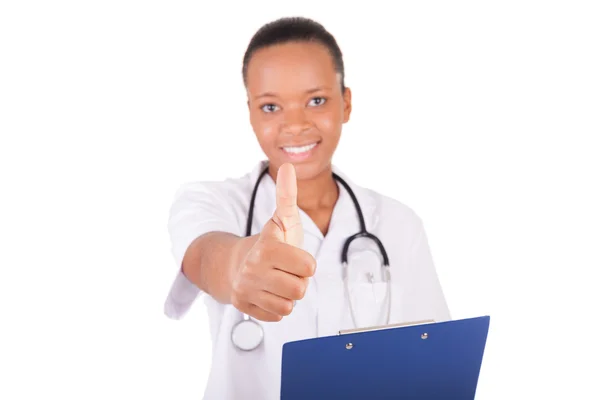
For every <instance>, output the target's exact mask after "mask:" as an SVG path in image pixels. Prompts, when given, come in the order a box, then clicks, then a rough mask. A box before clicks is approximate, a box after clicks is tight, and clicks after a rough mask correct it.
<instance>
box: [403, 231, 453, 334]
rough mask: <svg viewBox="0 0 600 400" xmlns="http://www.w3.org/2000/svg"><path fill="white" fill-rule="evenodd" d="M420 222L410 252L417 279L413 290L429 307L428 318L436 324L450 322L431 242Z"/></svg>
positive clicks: (421, 301)
mask: <svg viewBox="0 0 600 400" xmlns="http://www.w3.org/2000/svg"><path fill="white" fill-rule="evenodd" d="M418 221H419V222H418V228H417V231H416V235H415V240H414V242H413V246H412V251H411V252H410V254H411V257H412V267H413V268H414V269H415V271H414V272H415V273H414V276H415V277H416V279H415V282H414V286H413V288H412V289H413V291H414V294H415V295H416V297H417V298H419V301H420V304H422V305H427V307H426V309H427V310H428V314H429V316H428V318H432V319H434V320H435V321H436V322H443V321H449V320H451V315H450V310H449V308H448V305H447V302H446V298H445V296H444V292H443V289H442V285H441V283H440V279H439V277H438V274H437V271H436V268H435V265H434V262H433V257H432V253H431V249H430V246H429V241H428V239H427V235H426V233H425V229H424V227H423V224H422V222H421V220H420V219H418Z"/></svg>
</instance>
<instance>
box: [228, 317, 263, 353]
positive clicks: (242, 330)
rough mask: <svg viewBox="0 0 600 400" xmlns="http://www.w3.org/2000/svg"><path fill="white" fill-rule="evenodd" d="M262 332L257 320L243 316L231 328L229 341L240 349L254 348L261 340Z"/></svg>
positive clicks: (248, 349)
mask: <svg viewBox="0 0 600 400" xmlns="http://www.w3.org/2000/svg"><path fill="white" fill-rule="evenodd" d="M263 336H264V332H263V329H262V327H261V326H260V325H259V324H258V322H256V321H254V320H252V319H249V318H244V319H243V320H241V321H240V322H238V323H237V324H235V326H234V327H233V329H232V330H231V341H232V343H233V345H234V346H235V347H237V348H238V349H240V350H244V351H250V350H254V349H256V348H257V347H258V346H260V344H261V343H262V341H263Z"/></svg>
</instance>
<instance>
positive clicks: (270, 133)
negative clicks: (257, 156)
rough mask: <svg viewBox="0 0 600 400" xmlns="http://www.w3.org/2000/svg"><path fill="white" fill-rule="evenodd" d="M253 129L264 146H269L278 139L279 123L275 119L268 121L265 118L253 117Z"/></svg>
mask: <svg viewBox="0 0 600 400" xmlns="http://www.w3.org/2000/svg"><path fill="white" fill-rule="evenodd" d="M252 129H253V130H254V134H255V135H256V138H257V139H258V141H259V143H260V144H261V146H263V147H268V146H269V145H270V144H273V143H274V142H275V141H276V139H277V124H276V123H275V121H268V120H266V119H265V118H260V117H253V118H252Z"/></svg>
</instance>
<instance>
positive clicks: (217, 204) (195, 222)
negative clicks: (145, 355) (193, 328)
mask: <svg viewBox="0 0 600 400" xmlns="http://www.w3.org/2000/svg"><path fill="white" fill-rule="evenodd" d="M218 185H219V184H218V183H194V184H187V185H184V186H182V187H181V188H180V189H179V190H178V191H177V193H176V195H175V200H174V201H173V204H172V206H171V209H170V213H169V221H168V232H169V237H170V240H171V252H172V255H173V257H174V259H175V265H176V267H177V272H176V274H175V279H174V281H173V283H172V284H171V287H170V290H169V293H168V295H167V299H166V301H165V304H164V313H165V315H166V316H167V317H169V318H172V319H181V318H182V317H184V316H185V314H186V313H187V312H188V311H189V309H190V308H191V306H192V304H193V303H194V301H195V300H196V298H198V296H199V295H201V294H203V292H202V291H201V290H200V289H199V288H198V287H197V286H196V285H195V284H193V283H192V282H191V281H190V280H188V279H187V277H186V276H185V275H184V274H183V272H182V262H183V257H184V255H185V253H186V251H187V249H188V247H189V246H190V244H191V243H192V242H193V241H194V240H195V239H196V238H198V237H199V236H201V235H203V234H205V233H208V232H216V231H218V232H228V233H233V234H238V233H239V232H238V230H239V229H238V224H237V221H236V218H235V215H234V213H233V211H232V210H231V208H230V201H228V196H227V193H226V192H225V191H223V190H220V189H221V188H220V187H219V186H218Z"/></svg>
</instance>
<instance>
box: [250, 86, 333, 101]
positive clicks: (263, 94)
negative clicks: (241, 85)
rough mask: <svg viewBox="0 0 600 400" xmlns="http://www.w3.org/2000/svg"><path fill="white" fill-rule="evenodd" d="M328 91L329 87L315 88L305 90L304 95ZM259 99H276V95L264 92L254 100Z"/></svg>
mask: <svg viewBox="0 0 600 400" xmlns="http://www.w3.org/2000/svg"><path fill="white" fill-rule="evenodd" d="M328 89H331V88H330V87H329V86H317V87H315V88H312V89H309V90H307V91H306V92H304V93H306V94H312V93H316V92H319V91H321V90H328ZM261 97H277V94H275V93H273V92H264V93H261V94H259V95H258V96H256V97H255V98H256V99H260V98H261Z"/></svg>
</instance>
